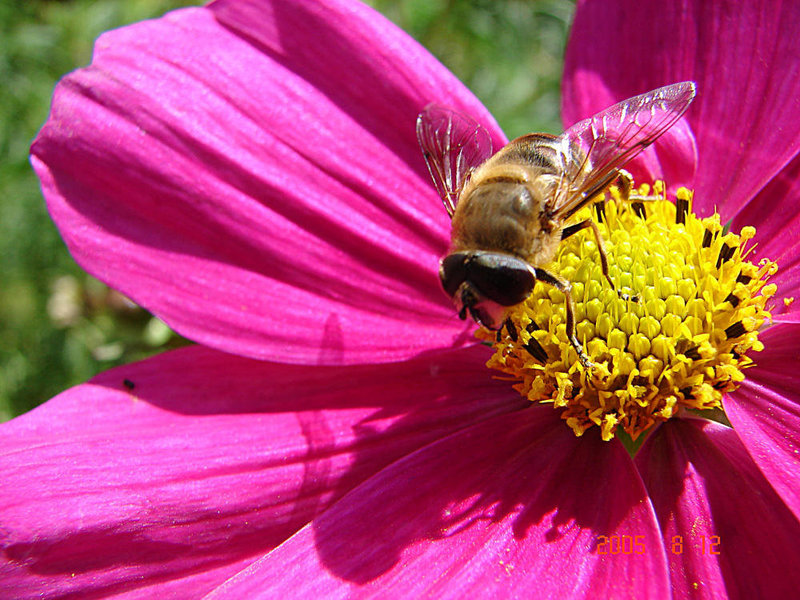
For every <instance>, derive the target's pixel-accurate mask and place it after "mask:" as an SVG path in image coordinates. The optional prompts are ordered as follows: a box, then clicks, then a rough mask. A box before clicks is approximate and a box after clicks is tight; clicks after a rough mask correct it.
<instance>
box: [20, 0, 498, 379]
mask: <svg viewBox="0 0 800 600" xmlns="http://www.w3.org/2000/svg"><path fill="white" fill-rule="evenodd" d="M431 101H438V102H441V103H445V104H450V105H454V106H455V107H457V108H460V109H461V110H465V111H468V112H470V113H471V114H474V115H475V116H476V118H478V119H481V120H482V121H483V122H484V123H486V125H487V127H489V128H490V130H491V131H492V132H493V134H494V136H495V138H496V141H497V142H498V144H499V143H502V140H503V138H502V134H501V133H500V132H499V129H498V128H497V126H496V125H495V124H494V121H493V120H492V118H491V116H490V115H489V114H488V113H487V112H486V110H485V109H484V108H483V107H482V106H481V105H480V103H479V102H478V100H477V99H475V97H474V96H472V94H471V93H470V92H469V91H468V90H466V88H464V87H463V85H461V84H460V83H459V82H458V81H457V80H456V79H455V78H454V77H453V76H452V75H451V74H450V73H449V72H448V71H447V70H446V69H445V68H444V67H443V66H442V65H441V64H439V63H438V62H437V61H436V60H435V59H434V58H433V57H431V56H430V55H429V54H428V53H427V52H426V51H425V50H424V49H423V48H421V47H420V46H419V45H418V44H416V42H414V41H413V40H412V39H411V38H410V37H408V36H407V35H406V34H405V33H403V32H402V31H400V30H399V29H397V28H396V27H395V26H393V25H392V24H390V23H389V22H388V21H386V20H385V19H383V17H381V16H380V15H378V14H377V13H374V12H373V11H372V10H370V9H368V8H366V7H364V6H362V5H360V4H354V3H353V2H350V1H346V0H336V1H332V2H324V3H306V2H286V1H284V0H280V1H278V0H275V1H270V2H265V1H256V0H251V1H245V0H239V1H236V2H218V3H215V4H213V5H212V6H211V7H209V8H197V9H187V10H182V11H177V12H175V13H171V14H170V15H168V16H167V17H165V18H163V19H159V20H155V21H148V22H144V23H139V24H136V25H133V26H130V27H126V28H123V29H120V30H116V31H113V32H110V33H107V34H105V35H104V36H102V37H101V38H100V39H99V41H98V43H97V46H96V48H95V55H94V59H93V62H92V65H91V66H89V67H88V68H86V69H81V70H79V71H77V72H75V73H73V74H71V75H69V76H68V77H66V78H65V79H64V80H63V81H62V83H61V84H59V86H58V88H57V89H56V93H55V97H54V101H53V109H52V113H51V115H50V118H49V120H48V122H47V123H46V124H45V126H44V128H43V129H42V131H41V133H40V134H39V137H38V138H37V140H36V142H35V143H34V145H33V149H32V152H33V157H32V162H33V165H34V167H35V169H36V171H37V173H38V174H39V176H40V178H41V180H42V186H43V189H44V193H45V196H46V198H47V201H48V207H49V210H50V212H51V214H52V216H53V218H54V219H55V221H56V223H57V224H58V226H59V227H60V229H61V231H62V233H63V235H64V238H65V240H66V242H67V244H68V246H69V248H70V251H71V252H72V254H73V255H74V256H75V258H76V260H77V261H78V262H79V263H80V264H81V265H83V266H84V267H85V268H86V269H87V270H88V271H90V272H91V273H93V274H95V275H97V276H98V277H100V278H101V279H103V280H104V281H106V282H108V283H109V284H110V285H112V286H114V287H115V288H117V289H119V290H121V291H122V292H124V293H125V294H127V295H128V296H130V297H131V298H133V299H134V300H135V301H136V302H138V303H140V304H141V305H143V306H145V307H146V308H148V309H150V310H152V311H153V312H155V313H156V314H157V315H159V316H160V317H162V318H163V319H164V320H166V321H167V322H168V323H169V324H170V325H171V326H172V327H174V328H175V329H176V330H177V331H179V332H180V333H182V334H183V335H185V336H187V337H189V338H191V339H193V340H196V341H199V342H201V343H203V344H206V345H210V346H213V347H215V348H218V349H222V350H225V351H229V352H232V353H236V354H240V355H245V356H251V357H259V358H268V359H270V360H277V361H281V362H296V363H325V364H341V363H364V362H376V361H391V360H396V359H398V358H404V357H409V356H413V355H414V354H417V353H418V352H420V351H422V350H425V349H429V348H432V347H442V346H448V345H452V344H463V343H465V342H466V341H469V340H470V339H471V338H470V337H469V336H468V335H465V334H466V333H467V332H466V328H465V326H464V325H463V324H462V323H460V322H459V321H458V319H456V318H455V316H454V309H453V307H452V306H451V305H450V302H449V300H448V299H447V298H446V297H445V294H444V293H443V292H442V291H441V286H440V284H439V282H438V278H437V269H438V260H439V258H440V256H441V255H442V254H443V253H444V252H445V250H446V247H447V243H448V229H449V223H448V218H447V214H446V212H445V210H444V208H443V207H442V205H441V201H440V200H439V198H438V197H437V195H436V193H435V191H434V188H433V185H432V183H431V182H430V178H429V175H428V173H427V170H426V168H425V165H424V161H423V159H422V155H421V152H420V150H419V148H418V145H417V141H416V135H415V119H416V115H417V113H418V112H419V111H420V110H421V109H422V107H423V106H424V105H425V104H427V103H428V102H431ZM409 325H411V326H409Z"/></svg>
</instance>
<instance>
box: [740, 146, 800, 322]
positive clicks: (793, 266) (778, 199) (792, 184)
mask: <svg viewBox="0 0 800 600" xmlns="http://www.w3.org/2000/svg"><path fill="white" fill-rule="evenodd" d="M745 225H755V226H756V237H755V238H754V241H755V243H756V244H757V245H756V246H755V248H754V249H753V253H752V254H751V259H750V260H752V261H753V262H755V263H757V262H758V261H759V260H760V259H761V258H769V259H770V260H774V261H775V262H777V263H778V273H777V274H776V275H775V276H774V277H772V278H771V279H770V283H774V284H776V285H777V286H778V293H777V295H776V298H777V301H776V302H775V307H774V309H773V310H772V316H773V319H774V320H775V321H777V322H798V321H800V302H793V303H791V304H789V305H788V306H787V305H786V304H784V302H783V299H784V298H794V299H796V300H799V301H800V156H796V157H795V158H794V160H792V162H791V163H789V164H788V165H787V166H786V168H785V169H783V170H782V171H781V172H780V173H778V175H777V176H776V177H775V178H774V179H772V181H770V182H769V184H768V185H767V187H765V188H764V189H763V190H761V192H760V193H759V194H758V195H757V196H756V197H755V198H754V199H753V200H752V201H751V202H749V203H748V204H747V205H745V207H744V208H743V209H742V210H741V211H740V212H739V213H738V214H737V215H736V218H735V219H734V220H733V227H732V229H733V230H734V231H738V230H739V229H741V228H742V227H744V226H745Z"/></svg>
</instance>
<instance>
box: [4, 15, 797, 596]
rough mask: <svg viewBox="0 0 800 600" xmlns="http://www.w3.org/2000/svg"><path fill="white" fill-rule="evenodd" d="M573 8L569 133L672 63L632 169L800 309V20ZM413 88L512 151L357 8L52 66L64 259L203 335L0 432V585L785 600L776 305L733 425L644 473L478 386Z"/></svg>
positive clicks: (786, 515)
mask: <svg viewBox="0 0 800 600" xmlns="http://www.w3.org/2000/svg"><path fill="white" fill-rule="evenodd" d="M597 4H599V3H589V2H587V3H584V4H581V5H580V6H579V8H578V13H577V15H576V20H575V26H574V30H573V34H572V38H571V41H570V46H569V49H568V53H567V67H566V73H565V79H564V91H565V94H564V115H565V121H566V122H567V124H569V123H570V122H572V121H574V120H576V119H578V118H579V117H583V116H587V115H588V114H591V113H593V112H595V111H596V110H598V109H600V108H603V107H604V106H606V105H608V104H610V103H611V102H613V101H616V100H619V99H622V98H625V97H627V96H631V95H633V94H634V93H638V92H641V91H644V90H647V89H651V88H655V87H658V86H660V85H663V84H666V83H671V82H674V81H679V80H683V79H694V80H696V81H697V82H698V88H699V90H700V95H699V97H698V99H697V100H696V101H695V103H694V105H693V107H692V109H691V110H690V112H689V113H688V119H687V120H686V121H685V122H684V123H682V124H681V125H680V126H677V127H676V128H675V129H674V131H671V132H670V133H669V134H668V136H666V139H665V140H663V141H664V142H665V143H663V144H661V145H660V150H659V154H651V155H649V156H648V157H647V160H644V161H641V162H640V163H639V165H638V167H637V168H638V169H639V172H640V173H642V172H648V171H649V172H652V173H657V174H661V173H663V174H664V175H665V176H666V177H667V179H668V181H670V183H674V184H683V185H689V186H691V187H693V188H694V189H695V190H696V196H695V210H696V212H699V213H701V214H702V213H704V212H708V211H710V210H711V208H712V206H714V205H716V206H717V207H718V209H719V210H720V212H721V214H722V216H723V220H727V219H733V220H734V225H735V226H742V225H747V224H749V225H754V226H755V227H756V228H757V232H758V233H757V237H756V241H757V242H758V244H759V245H758V248H757V253H758V256H768V257H770V258H772V259H773V260H776V261H777V262H778V264H779V265H780V267H781V270H780V271H779V273H778V274H777V275H776V276H775V277H774V278H773V280H772V281H773V282H775V283H777V284H778V286H779V290H780V294H781V295H782V296H798V295H800V291H798V286H800V278H799V277H798V273H800V267H798V259H800V245H798V243H797V241H796V240H797V239H798V235H800V211H798V205H797V202H798V200H797V197H798V185H800V184H798V181H800V177H798V173H799V171H800V159H798V158H797V157H798V150H800V118H798V117H800V105H798V103H797V102H796V98H797V97H798V91H800V90H799V89H798V88H800V79H799V78H798V77H796V73H795V71H796V65H797V64H798V58H799V57H798V46H797V44H796V37H797V34H798V33H799V32H800V22H799V21H800V15H798V14H797V11H796V10H793V9H792V7H784V8H782V9H781V8H780V7H776V6H774V5H773V3H764V5H763V6H760V5H758V4H757V3H756V4H746V5H742V6H738V7H737V8H736V9H735V10H731V9H728V8H727V7H724V6H720V7H717V6H716V5H714V6H712V5H711V4H709V3H706V2H696V3H694V4H691V5H687V6H686V7H679V6H677V5H675V6H673V5H672V4H666V5H662V4H659V8H658V9H657V12H654V9H653V7H651V6H650V5H649V4H648V3H645V2H626V3H625V5H624V6H623V5H620V6H619V7H617V8H611V9H610V8H608V7H607V6H605V5H604V6H602V7H600V6H597ZM431 101H436V102H439V103H441V104H445V105H450V106H454V107H456V108H458V109H460V110H462V111H464V112H467V113H469V114H472V115H473V116H475V117H476V118H477V119H479V120H480V121H481V122H482V123H484V124H485V126H486V127H487V128H488V129H489V131H490V133H491V134H492V136H493V138H494V140H495V142H496V145H497V146H499V145H501V144H502V143H504V141H505V138H504V137H503V134H502V133H501V132H500V130H499V129H498V127H497V125H496V124H495V123H494V121H493V119H492V118H491V116H490V115H489V114H488V113H487V111H486V109H485V108H483V107H482V106H481V105H480V103H479V102H478V101H477V100H476V99H475V98H474V97H473V96H472V95H471V94H470V93H469V92H468V91H467V90H466V89H465V88H464V87H463V86H462V85H461V84H460V83H459V82H458V81H457V80H456V79H455V78H454V77H453V76H452V75H451V74H450V73H449V72H447V70H446V69H444V68H443V67H442V66H441V65H440V64H439V63H438V62H436V61H435V60H434V59H433V58H432V57H431V56H430V55H428V54H427V53H426V52H425V51H424V50H423V49H422V48H420V47H419V46H418V45H417V44H416V43H414V42H413V41H412V40H411V39H410V38H409V37H408V36H406V35H405V34H404V33H403V32H401V31H399V30H397V29H396V28H395V27H394V26H392V25H391V24H389V23H387V22H386V21H385V20H383V19H382V18H381V17H379V16H378V15H376V14H375V13H373V12H372V11H371V10H369V9H367V8H365V7H363V6H362V5H360V4H357V3H354V2H352V1H350V0H331V1H328V2H324V3H322V2H321V3H317V2H311V1H300V0H295V1H285V0H282V1H275V2H273V1H267V0H262V1H258V0H249V1H248V0H229V1H224V0H223V1H219V2H215V3H213V4H211V5H210V6H209V7H207V8H197V9H186V10H182V11H177V12H175V13H171V14H170V15H168V16H166V17H165V18H163V19H160V20H156V21H150V22H145V23H140V24H137V25H134V26H131V27H127V28H124V29H120V30H117V31H114V32H111V33H108V34H106V35H105V36H103V37H101V38H100V40H99V41H98V43H97V47H96V51H95V56H94V59H93V62H92V64H91V65H90V66H89V67H87V68H85V69H82V70H79V71H77V72H76V73H74V74H72V75H70V76H68V77H67V78H65V79H64V80H63V81H62V82H61V83H60V84H59V86H58V88H57V89H56V93H55V97H54V101H53V109H52V113H51V116H50V118H49V120H48V122H47V123H46V124H45V126H44V128H43V129H42V131H41V133H40V135H39V137H38V138H37V140H36V142H35V143H34V145H33V149H32V162H33V165H34V168H35V169H36V171H37V173H38V174H39V177H40V178H41V180H42V186H43V190H44V194H45V198H46V200H47V202H48V207H49V210H50V212H51V214H52V216H53V218H54V220H55V221H56V223H57V224H58V226H59V227H60V229H61V231H62V234H63V236H64V239H65V241H66V242H67V244H68V246H69V248H70V251H71V252H72V254H73V256H74V257H75V258H76V260H77V261H78V262H79V263H80V264H81V265H83V266H84V267H85V268H86V269H87V270H88V271H90V272H91V273H93V274H95V275H96V276H98V277H100V278H101V279H103V280H104V281H106V282H108V283H109V284H110V285H112V286H114V287H115V288H117V289H119V290H120V291H122V292H124V293H125V294H127V295H128V296H130V297H131V298H133V299H134V300H135V301H136V302H138V303H139V304H141V305H143V306H145V307H147V308H148V309H150V310H151V311H153V312H154V313H155V314H157V315H158V316H160V317H161V318H163V319H164V320H166V321H167V322H168V323H169V324H170V325H171V326H172V327H173V328H175V329H176V330H177V331H178V332H180V333H181V334H183V335H185V336H187V337H189V338H191V339H193V340H195V341H197V342H198V343H199V344H201V345H198V346H195V347H190V348H185V349H182V350H177V351H173V352H169V353H166V354H164V355H161V356H158V357H155V358H153V359H150V360H147V361H143V362H141V363H136V364H132V365H128V366H125V367H121V368H118V369H114V370H112V371H109V372H107V373H104V374H101V375H99V376H98V377H96V378H94V379H92V380H91V381H90V382H88V383H86V384H84V385H81V386H78V387H76V388H73V389H71V390H68V391H66V392H64V393H63V394H61V395H59V396H57V397H56V398H53V399H52V400H50V401H49V402H48V403H47V404H45V405H44V406H42V407H40V408H39V409H37V410H34V411H32V412H31V413H29V414H27V415H24V416H22V417H20V418H18V419H15V420H14V421H11V422H9V423H7V424H5V425H3V426H2V427H1V428H0V436H1V438H0V439H1V440H2V442H1V444H2V446H1V447H2V458H0V461H1V462H2V472H3V474H4V480H3V481H4V483H3V487H2V490H1V491H0V515H2V519H1V520H0V543H1V544H2V548H3V555H2V563H0V581H2V589H3V590H4V593H5V594H7V595H8V596H9V597H16V598H23V597H33V596H37V597H40V596H41V597H60V596H67V595H79V596H105V595H109V596H110V595H115V596H120V597H153V596H156V595H158V596H161V597H192V598H194V597H198V596H201V595H204V594H207V593H211V595H212V597H213V596H214V595H216V596H229V597H235V598H251V597H279V596H280V595H284V596H287V597H312V596H322V597H342V596H354V597H361V596H380V597H395V596H396V597H400V596H402V597H416V596H436V597H454V598H460V597H467V596H470V597H472V596H477V597H491V596H497V597H507V596H518V597H542V598H551V597H552V598H555V597H558V598H562V597H576V598H577V597H592V598H596V597H637V598H645V597H646V598H664V597H669V595H670V594H672V596H673V597H676V598H677V597H689V596H692V597H694V596H697V597H712V596H715V597H719V596H724V595H726V594H727V595H729V596H731V597H742V598H748V597H758V596H760V597H776V598H777V597H790V596H791V595H792V594H793V593H795V591H796V590H797V589H798V584H800V581H799V580H798V577H800V570H798V569H797V568H796V567H797V566H798V565H800V550H799V549H798V548H800V547H799V546H798V544H797V540H798V539H800V523H798V516H800V495H799V494H798V490H799V489H800V460H798V458H797V455H796V449H797V447H798V445H800V408H798V402H799V401H800V395H799V394H798V391H797V382H798V380H797V375H796V372H795V371H796V369H798V368H800V353H798V352H797V349H796V346H795V343H794V340H795V338H796V336H797V335H798V333H800V330H798V327H800V325H798V320H799V319H798V315H800V312H798V310H797V309H796V308H795V306H796V304H790V305H789V306H788V307H784V306H783V304H781V305H780V307H779V310H776V311H775V312H776V318H775V325H774V326H772V327H770V328H769V329H767V330H766V331H765V332H763V334H762V336H761V338H760V339H762V340H763V342H764V344H765V346H766V348H765V350H764V351H763V352H762V353H760V354H759V356H758V364H757V366H756V367H754V368H752V369H750V370H749V371H748V372H747V379H746V381H745V382H744V383H743V384H742V386H741V387H740V388H739V389H738V390H737V391H736V392H734V393H732V394H730V395H729V396H727V397H726V398H725V410H726V413H727V415H728V417H729V419H730V421H731V423H732V424H733V429H730V428H726V427H724V426H722V425H719V424H717V423H713V422H710V421H704V420H700V419H671V420H670V421H668V422H667V423H665V424H664V425H662V426H660V427H659V428H658V429H657V430H656V431H655V432H654V433H653V435H652V436H650V438H649V439H648V440H647V442H645V445H644V447H643V448H642V450H641V451H640V452H639V454H638V455H637V456H636V459H635V460H632V459H631V458H630V456H629V455H628V453H627V452H626V451H625V449H624V448H623V446H622V445H621V444H620V443H619V442H618V441H617V440H612V441H611V442H608V443H605V442H602V441H601V440H600V439H599V436H596V435H590V434H587V435H585V436H583V437H581V438H576V437H575V436H574V435H573V433H572V432H571V431H570V430H569V429H568V428H567V427H565V426H564V424H563V422H562V421H561V420H560V418H559V416H558V413H557V412H556V411H553V409H552V408H551V407H547V406H530V405H529V403H528V402H527V401H525V400H523V399H522V398H521V397H520V396H519V395H518V394H517V393H516V392H515V391H513V390H511V389H510V387H509V385H508V383H507V382H504V381H498V380H495V379H493V378H492V377H491V373H490V372H489V371H488V370H487V369H485V368H484V366H483V365H484V363H485V362H486V359H487V358H488V355H489V353H488V352H487V350H486V348H485V347H483V346H482V345H480V344H478V343H477V342H476V341H475V340H474V338H473V337H472V333H471V330H472V328H471V327H469V326H465V325H464V324H463V323H462V322H461V321H458V320H457V319H456V318H455V316H454V314H453V312H454V311H453V308H452V306H451V305H450V303H449V301H448V300H447V298H446V297H445V296H444V294H443V293H442V292H441V290H440V289H439V283H438V281H437V276H436V269H437V264H438V260H439V258H440V257H441V255H442V254H444V252H445V251H446V249H447V245H448V241H449V240H448V219H447V215H446V213H445V211H444V209H443V208H442V206H441V203H440V202H439V199H438V198H437V197H436V194H435V192H434V190H433V187H432V186H431V184H430V182H429V179H428V176H427V172H426V170H425V165H424V163H423V161H422V158H421V156H420V154H419V150H418V148H417V143H416V139H415V134H414V120H415V117H416V115H417V113H418V112H419V111H420V109H421V108H422V107H423V106H424V105H425V104H427V103H428V102H431ZM687 148H689V149H690V150H689V151H687ZM695 149H696V152H695ZM656 169H658V170H656ZM778 313H780V314H778ZM523 408H524V409H525V410H522V409H523ZM603 536H605V537H603ZM676 536H680V537H679V538H678V537H676ZM614 540H616V542H614ZM625 540H629V542H630V543H631V544H635V546H632V547H631V548H632V551H631V552H623V551H621V550H620V549H621V548H622V547H623V546H622V544H624V543H625ZM614 543H616V544H617V546H614V545H613V544H614ZM677 543H680V544H682V546H681V547H680V548H678V547H676V546H675V544H677ZM700 543H702V544H704V546H703V547H702V548H701V549H699V548H700V546H699V544H700ZM615 548H616V550H614V549H615ZM603 549H609V551H608V552H603ZM639 550H641V552H639ZM716 551H719V552H720V553H719V554H715V553H714V552H716Z"/></svg>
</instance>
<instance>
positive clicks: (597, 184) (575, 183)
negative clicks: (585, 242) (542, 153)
mask: <svg viewBox="0 0 800 600" xmlns="http://www.w3.org/2000/svg"><path fill="white" fill-rule="evenodd" d="M695 92H696V86H695V84H694V82H693V81H683V82H680V83H674V84H672V85H668V86H665V87H661V88H658V89H655V90H652V91H650V92H647V93H646V94H642V95H640V96H634V97H633V98H629V99H628V100H624V101H622V102H620V103H618V104H615V105H613V106H610V107H609V108H607V109H605V110H603V111H601V112H599V113H597V114H596V115H594V116H593V117H590V118H588V119H584V120H583V121H579V122H578V123H576V124H575V125H573V126H572V127H570V128H569V129H568V130H567V131H565V132H564V133H563V134H562V135H561V136H559V138H558V139H557V141H556V143H557V144H558V147H559V152H558V154H559V156H560V160H562V161H563V164H562V166H563V168H564V172H565V173H566V174H567V181H566V182H565V184H564V185H565V187H564V188H563V192H562V193H561V194H560V199H559V201H558V203H557V205H556V206H555V210H556V214H557V215H558V216H560V217H562V218H566V217H568V216H570V215H571V214H573V213H574V212H576V211H577V210H578V209H580V208H581V207H582V206H583V205H584V204H586V202H587V201H589V200H590V199H591V198H592V197H594V196H595V195H597V194H598V193H600V192H601V191H602V190H603V189H604V188H605V187H606V186H608V185H609V184H610V183H611V182H612V181H613V180H614V179H615V178H616V177H617V173H618V169H620V168H622V167H623V166H624V165H625V164H626V163H627V162H628V161H630V160H631V159H632V158H633V157H635V156H637V155H638V154H639V153H640V152H641V151H642V150H644V149H645V148H647V147H648V146H649V145H650V144H652V143H653V142H654V141H655V140H656V139H658V138H659V137H660V136H661V135H662V134H663V133H664V132H665V131H666V130H667V129H669V128H670V127H672V126H673V125H674V124H675V123H676V121H677V120H678V119H680V118H681V116H682V115H683V113H684V112H686V109H687V108H689V104H691V102H692V100H694V96H695Z"/></svg>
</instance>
